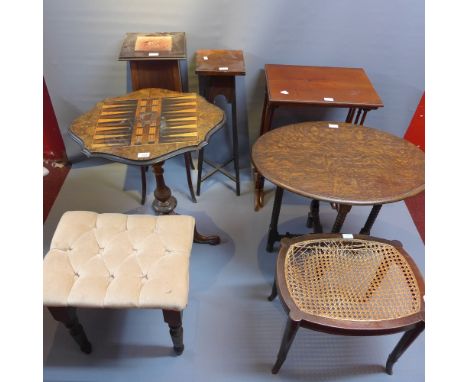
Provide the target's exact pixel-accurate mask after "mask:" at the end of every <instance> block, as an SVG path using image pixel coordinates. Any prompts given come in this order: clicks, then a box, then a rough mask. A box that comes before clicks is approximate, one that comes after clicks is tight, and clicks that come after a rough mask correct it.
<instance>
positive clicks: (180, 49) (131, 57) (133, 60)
mask: <svg viewBox="0 0 468 382" xmlns="http://www.w3.org/2000/svg"><path fill="white" fill-rule="evenodd" d="M119 60H120V61H129V62H130V71H131V78H132V90H133V91H136V90H140V89H148V88H160V89H167V90H174V91H177V92H182V91H186V90H187V89H184V86H183V83H182V70H183V68H185V70H186V68H187V66H186V65H185V66H183V65H181V64H182V62H183V61H186V60H187V49H186V42H185V33H184V32H167V33H166V32H164V33H127V34H126V36H125V40H124V42H123V44H122V48H121V51H120V55H119ZM185 75H186V73H185ZM184 158H185V167H186V175H187V184H188V187H189V191H190V195H191V198H192V201H193V202H196V201H197V200H196V198H195V193H194V190H193V185H192V178H191V176H190V165H191V166H192V168H193V163H192V158H191V156H190V153H185V154H184ZM140 169H141V180H142V199H141V204H145V200H146V175H145V171H146V167H140Z"/></svg>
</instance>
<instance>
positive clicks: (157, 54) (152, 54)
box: [148, 52, 159, 57]
mask: <svg viewBox="0 0 468 382" xmlns="http://www.w3.org/2000/svg"><path fill="white" fill-rule="evenodd" d="M148 56H150V57H158V56H159V53H158V52H149V53H148Z"/></svg>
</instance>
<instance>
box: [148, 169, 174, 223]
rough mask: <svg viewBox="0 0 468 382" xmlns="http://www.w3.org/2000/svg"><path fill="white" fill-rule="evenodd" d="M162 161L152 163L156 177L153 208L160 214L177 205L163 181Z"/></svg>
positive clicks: (170, 210) (169, 211) (168, 212)
mask: <svg viewBox="0 0 468 382" xmlns="http://www.w3.org/2000/svg"><path fill="white" fill-rule="evenodd" d="M163 165H164V161H162V162H159V163H156V164H153V172H154V176H155V177H156V190H154V201H153V208H154V209H155V210H156V212H158V213H160V214H170V213H171V212H172V211H173V210H174V208H175V207H176V205H177V199H176V198H174V197H173V196H172V193H171V189H170V188H169V187H167V186H166V182H165V181H164V169H163Z"/></svg>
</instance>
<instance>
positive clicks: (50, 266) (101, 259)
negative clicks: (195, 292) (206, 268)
mask: <svg viewBox="0 0 468 382" xmlns="http://www.w3.org/2000/svg"><path fill="white" fill-rule="evenodd" d="M194 226H195V221H194V218H193V217H190V216H182V215H170V216H157V217H156V216H150V215H124V214H117V213H104V214H97V213H94V212H87V211H70V212H66V213H65V214H64V215H63V216H62V218H61V219H60V222H59V224H58V226H57V229H56V231H55V233H54V236H53V238H52V242H51V247H50V251H49V252H48V253H47V255H46V256H45V258H44V266H43V280H44V281H43V285H44V290H43V302H44V305H46V306H48V307H49V310H50V311H51V313H52V315H53V316H54V318H56V319H57V320H59V321H62V322H64V323H65V324H66V325H67V327H69V326H76V325H79V324H78V323H77V319H76V316H74V315H71V316H70V314H68V316H67V315H66V311H65V310H64V309H59V308H66V307H73V308H76V307H84V308H156V309H163V313H164V318H165V320H166V322H168V323H169V326H170V327H171V330H172V331H174V330H175V331H176V332H177V331H179V332H180V333H178V334H177V336H179V337H180V338H178V339H177V341H180V343H179V342H177V341H176V340H175V339H174V336H173V341H174V348H175V349H176V348H177V349H176V351H180V352H181V349H183V344H182V326H181V314H180V313H181V311H182V310H183V309H184V308H185V307H186V306H187V301H188V290H189V257H190V251H191V248H192V242H193V237H194ZM64 317H65V318H64ZM72 324H73V325H72ZM69 328H70V327H69ZM70 331H71V332H72V330H71V328H70ZM77 331H79V330H77V329H76V327H75V329H74V332H75V334H76V332H77ZM81 331H82V328H81ZM172 334H173V333H172V332H171V336H172ZM72 335H73V337H75V335H74V333H73V332H72ZM83 335H84V332H83ZM85 338H86V337H85ZM75 340H77V342H78V343H79V344H80V346H81V347H82V350H83V347H84V348H85V349H86V343H87V339H86V341H84V343H83V340H82V339H81V340H78V339H77V338H75ZM80 341H81V342H80ZM83 351H84V350H83Z"/></svg>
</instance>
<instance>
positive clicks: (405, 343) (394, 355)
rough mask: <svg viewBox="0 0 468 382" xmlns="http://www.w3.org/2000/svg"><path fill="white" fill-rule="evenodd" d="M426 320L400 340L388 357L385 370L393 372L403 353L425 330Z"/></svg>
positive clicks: (390, 373)
mask: <svg viewBox="0 0 468 382" xmlns="http://www.w3.org/2000/svg"><path fill="white" fill-rule="evenodd" d="M424 326H425V324H424V322H421V323H420V324H418V325H417V326H416V327H415V328H414V329H411V330H408V331H407V332H406V333H405V334H403V337H401V339H400V341H398V343H397V345H396V346H395V349H393V351H392V352H391V353H390V355H389V356H388V359H387V364H386V365H385V371H386V372H387V374H389V375H392V374H393V365H394V364H395V362H396V361H398V359H399V358H400V357H401V355H402V354H403V353H404V352H405V351H406V349H408V348H409V346H410V345H411V344H412V343H413V342H414V340H415V339H416V338H417V337H418V336H419V335H420V334H421V333H422V332H423V330H424Z"/></svg>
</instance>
